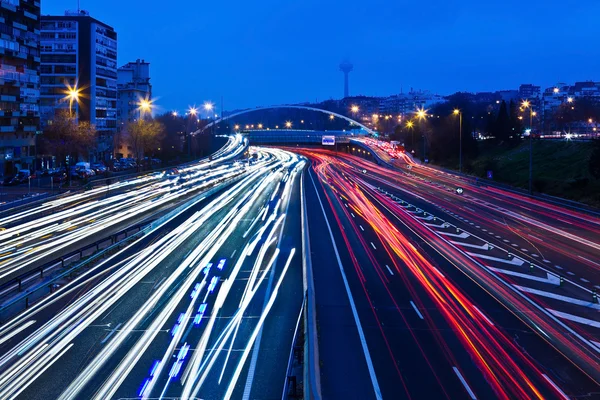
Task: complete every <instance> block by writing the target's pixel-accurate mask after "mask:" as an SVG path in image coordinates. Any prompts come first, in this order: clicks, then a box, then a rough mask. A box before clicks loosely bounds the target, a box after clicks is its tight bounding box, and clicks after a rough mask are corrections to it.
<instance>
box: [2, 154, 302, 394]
mask: <svg viewBox="0 0 600 400" xmlns="http://www.w3.org/2000/svg"><path fill="white" fill-rule="evenodd" d="M250 152H251V153H253V154H255V156H254V157H251V158H250V160H249V161H245V162H243V163H237V164H236V165H235V166H231V167H227V168H220V167H215V168H213V169H212V172H209V173H206V174H205V175H212V174H214V175H215V176H217V177H219V178H218V179H220V180H222V181H224V182H228V186H227V187H226V188H225V189H223V190H221V191H219V192H217V193H216V194H214V195H212V196H208V197H207V196H203V195H202V194H201V193H200V194H198V195H196V196H195V197H192V200H191V201H190V205H189V207H186V208H185V209H184V210H182V212H181V213H180V214H179V215H177V216H175V217H173V218H172V220H171V221H167V222H165V224H164V225H162V226H161V227H160V230H159V229H158V228H157V231H156V234H155V235H152V234H151V235H149V236H148V237H147V239H146V240H147V243H145V246H143V247H142V248H139V247H135V248H130V247H127V248H125V249H123V250H122V251H120V252H119V253H117V254H116V255H115V256H113V257H111V258H110V259H109V260H107V261H105V262H103V263H102V264H100V265H98V266H97V267H94V269H92V270H90V271H88V272H87V273H85V274H83V275H81V276H79V277H77V278H76V279H74V280H73V281H71V282H69V283H68V284H66V285H64V286H62V287H61V288H60V289H59V290H57V291H55V292H54V293H52V294H51V295H49V296H46V297H45V298H43V299H42V300H40V301H38V302H37V303H36V304H34V305H33V306H32V307H30V308H29V309H27V310H26V311H25V312H23V313H21V314H20V315H18V316H17V317H15V318H13V319H11V320H9V321H7V322H6V323H4V324H3V325H2V328H1V331H0V350H1V352H2V356H1V357H0V398H3V399H4V398H6V399H8V398H15V397H19V398H27V399H48V398H61V399H80V398H97V399H107V398H132V397H139V398H150V397H152V398H156V397H170V398H173V397H184V398H251V397H252V398H254V397H256V394H255V392H258V393H260V396H263V395H266V396H268V397H271V398H273V397H278V396H281V393H282V391H283V385H284V382H285V371H286V367H287V362H288V357H289V352H290V347H291V343H292V339H293V333H294V328H295V325H296V322H297V318H298V314H299V312H300V307H301V304H302V299H303V294H302V271H301V254H299V253H297V251H298V250H297V249H300V248H301V242H300V235H299V229H300V201H299V200H300V199H299V189H298V187H299V185H298V183H299V179H300V175H301V173H302V171H303V168H304V161H303V159H302V158H300V157H298V156H296V155H293V154H291V153H288V152H284V151H281V150H275V149H271V150H267V149H254V148H250ZM221 162H222V160H221ZM223 169H224V170H225V171H230V170H231V169H234V170H235V171H238V170H239V171H240V172H239V173H235V174H231V175H230V176H227V175H225V176H223V173H224V172H223V171H222V170H223ZM190 182H191V183H190ZM204 182H205V180H198V181H194V180H193V178H191V179H190V180H188V182H187V183H190V186H192V187H194V188H195V189H194V190H200V189H201V188H202V187H204V186H203V185H204ZM158 185H159V186H160V184H158ZM146 188H147V187H146V186H143V187H142V188H141V189H139V190H142V191H144V190H145V189H146ZM157 189H158V188H157V187H156V185H155V186H154V188H153V191H154V192H156V191H157ZM179 190H182V189H180V188H178V189H177V192H178V191H179ZM183 190H185V189H183ZM190 190H192V189H190ZM140 196H141V195H140ZM145 201H147V200H142V204H145ZM127 202H129V201H127ZM119 203H123V201H122V200H120V201H119ZM84 204H85V203H84ZM113 208H117V207H116V206H115V205H114V204H113V205H108V204H105V205H103V206H101V207H98V209H99V210H100V211H99V212H101V211H102V210H105V209H113ZM124 212H126V213H128V212H130V211H127V209H125V211H124ZM88 218H89V217H88ZM17 226H18V225H17ZM44 226H45V225H44ZM50 226H55V224H50ZM38 229H39V228H38ZM8 231H9V229H7V231H5V232H8ZM32 232H35V228H32ZM19 237H22V236H19ZM28 240H31V239H28ZM263 337H264V338H263ZM274 337H276V338H277V342H276V343H275V342H274V341H273V340H272V338H274ZM267 382H268V383H267Z"/></svg>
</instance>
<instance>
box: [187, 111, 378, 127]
mask: <svg viewBox="0 0 600 400" xmlns="http://www.w3.org/2000/svg"><path fill="white" fill-rule="evenodd" d="M281 108H283V109H286V108H287V109H298V110H308V111H316V112H320V113H323V114H326V115H333V116H334V117H336V118H341V119H344V120H346V121H348V122H349V123H350V124H351V125H356V126H359V127H360V128H361V129H363V130H364V131H365V132H366V133H368V134H374V133H375V131H373V130H372V129H370V128H368V127H367V126H365V125H363V124H361V123H360V122H358V121H355V120H353V119H352V118H348V117H346V116H345V115H342V114H338V113H335V112H333V111H328V110H323V109H321V108H316V107H309V106H293V105H280V106H267V107H257V108H249V109H247V110H243V111H239V112H236V113H234V114H231V115H228V116H226V117H223V118H219V119H216V120H214V121H213V122H211V123H210V124H208V125H206V126H205V127H204V128H202V129H200V130H199V131H197V132H196V133H202V132H204V131H205V130H207V129H209V128H210V127H212V126H213V125H215V124H218V123H220V122H222V121H226V120H228V119H230V118H234V117H237V116H240V115H244V114H249V113H251V112H254V111H262V110H274V109H281Z"/></svg>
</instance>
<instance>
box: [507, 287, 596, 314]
mask: <svg viewBox="0 0 600 400" xmlns="http://www.w3.org/2000/svg"><path fill="white" fill-rule="evenodd" d="M515 287H516V288H517V289H519V290H522V291H523V292H527V293H531V294H535V295H538V296H542V297H548V298H551V299H554V300H559V301H564V302H566V303H571V304H574V305H576V306H583V307H589V308H593V309H596V310H600V304H596V303H593V302H591V301H586V300H579V299H575V298H573V297H568V296H562V295H560V294H554V293H550V292H545V291H543V290H538V289H532V288H528V287H524V286H517V285H515Z"/></svg>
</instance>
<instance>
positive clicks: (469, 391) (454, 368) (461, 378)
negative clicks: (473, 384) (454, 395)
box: [452, 367, 477, 400]
mask: <svg viewBox="0 0 600 400" xmlns="http://www.w3.org/2000/svg"><path fill="white" fill-rule="evenodd" d="M452 369H453V370H454V372H455V373H456V376H458V379H460V383H462V384H463V386H464V387H465V389H466V390H467V393H469V396H471V400H477V397H475V393H473V391H472V390H471V388H470V387H469V385H468V384H467V381H465V378H463V376H462V374H461V373H460V371H459V370H458V368H456V367H452Z"/></svg>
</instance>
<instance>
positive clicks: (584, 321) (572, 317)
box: [546, 308, 600, 328]
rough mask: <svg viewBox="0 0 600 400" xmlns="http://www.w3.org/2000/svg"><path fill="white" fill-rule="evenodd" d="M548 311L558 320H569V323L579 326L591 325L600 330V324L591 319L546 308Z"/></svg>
mask: <svg viewBox="0 0 600 400" xmlns="http://www.w3.org/2000/svg"><path fill="white" fill-rule="evenodd" d="M546 310H548V311H549V312H550V313H552V314H554V315H555V316H557V317H558V318H563V319H568V320H569V321H573V322H577V323H579V324H583V325H589V326H593V327H595V328H600V322H598V321H593V320H591V319H587V318H583V317H578V316H577V315H572V314H567V313H564V312H562V311H556V310H551V309H549V308H546Z"/></svg>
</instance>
